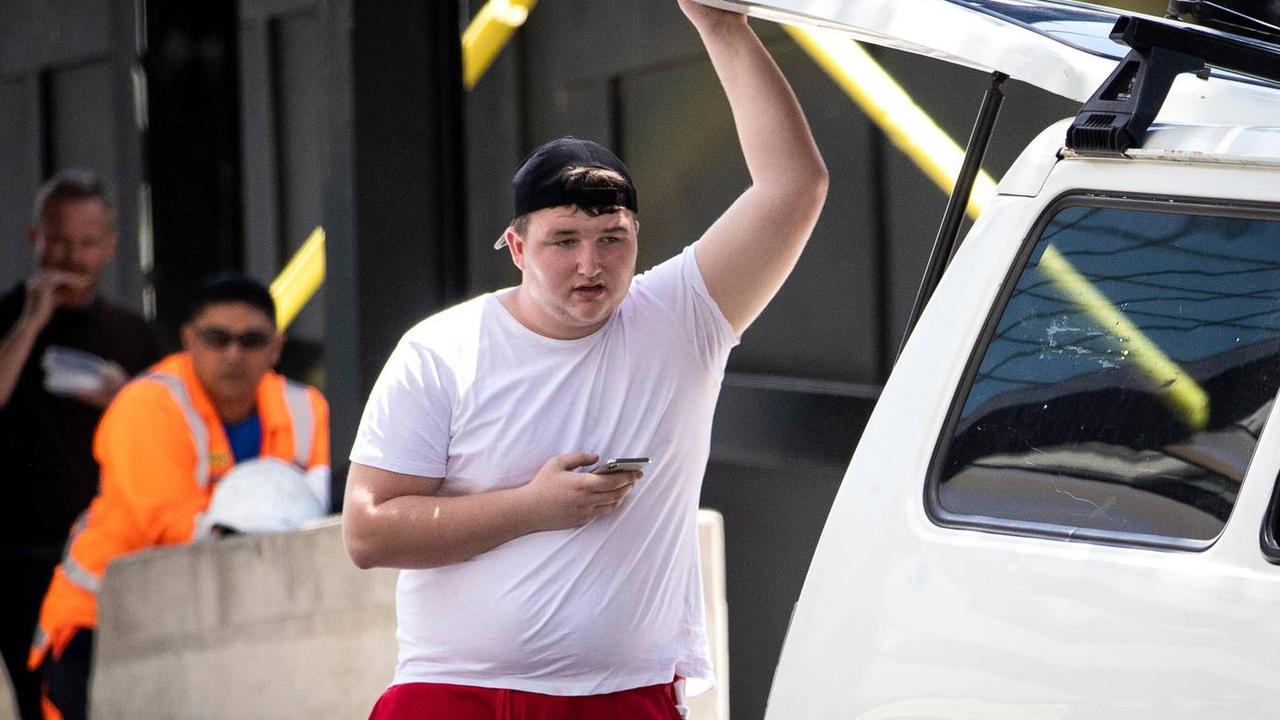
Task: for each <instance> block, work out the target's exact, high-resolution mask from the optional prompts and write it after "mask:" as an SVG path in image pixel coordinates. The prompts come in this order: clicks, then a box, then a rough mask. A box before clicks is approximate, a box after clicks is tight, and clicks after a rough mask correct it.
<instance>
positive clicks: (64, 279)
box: [22, 270, 87, 332]
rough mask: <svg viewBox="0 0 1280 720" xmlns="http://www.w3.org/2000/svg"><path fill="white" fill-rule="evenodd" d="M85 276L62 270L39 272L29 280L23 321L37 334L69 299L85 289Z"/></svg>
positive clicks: (23, 309) (23, 308) (23, 307)
mask: <svg viewBox="0 0 1280 720" xmlns="http://www.w3.org/2000/svg"><path fill="white" fill-rule="evenodd" d="M86 285H87V281H86V279H85V277H84V276H83V275H78V274H76V273H69V272H64V271H62V270H39V271H37V272H36V273H35V274H34V275H32V276H31V277H30V278H28V279H27V299H26V303H25V304H24V305H23V306H22V321H25V322H26V323H29V324H30V325H31V326H32V328H33V329H34V330H36V331H37V332H38V331H40V330H43V329H44V328H45V326H46V325H48V324H49V320H50V319H51V318H52V317H53V311H54V310H57V309H58V306H59V305H61V304H62V303H63V302H65V301H66V300H67V298H68V297H70V296H72V295H74V294H76V293H77V292H80V291H82V290H84V289H85V287H86Z"/></svg>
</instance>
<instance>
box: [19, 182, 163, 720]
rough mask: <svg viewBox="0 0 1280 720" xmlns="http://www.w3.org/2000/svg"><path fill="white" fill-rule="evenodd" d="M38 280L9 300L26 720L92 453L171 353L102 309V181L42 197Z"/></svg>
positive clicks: (107, 307)
mask: <svg viewBox="0 0 1280 720" xmlns="http://www.w3.org/2000/svg"><path fill="white" fill-rule="evenodd" d="M34 205H35V207H34V211H33V214H32V220H31V227H30V229H29V230H28V231H27V239H28V240H29V241H30V242H31V244H32V249H33V250H34V251H35V253H34V254H35V261H36V262H35V270H34V272H32V274H31V276H30V277H28V278H27V279H26V280H25V281H23V282H22V283H20V284H19V285H17V286H16V287H14V288H13V289H12V290H11V291H9V292H8V293H7V294H5V295H4V296H3V297H0V467H3V468H4V470H3V477H4V479H5V482H4V487H3V491H2V492H3V496H2V497H3V500H0V587H3V588H4V591H3V592H0V651H3V654H4V660H5V664H6V665H7V666H8V669H9V676H10V677H11V678H12V679H13V688H14V695H15V697H16V699H17V701H18V710H19V712H20V713H21V716H22V717H23V718H37V717H39V716H40V684H39V680H38V678H37V676H36V675H35V674H34V673H32V672H30V671H28V670H27V652H28V650H29V649H30V646H31V635H32V632H33V631H34V630H35V627H36V614H37V613H38V612H39V611H40V599H41V598H43V597H44V591H45V589H46V588H47V587H48V586H49V578H50V576H51V575H52V574H53V568H54V566H55V565H57V563H58V558H59V557H60V556H61V554H62V546H63V544H64V543H65V542H66V539H67V531H68V530H70V528H71V522H72V521H73V520H75V518H76V516H77V515H79V514H80V513H81V512H83V511H84V509H85V508H86V507H87V506H88V505H89V501H90V500H91V499H92V498H93V496H94V493H96V492H97V490H98V466H97V464H96V463H94V461H93V453H92V451H91V448H90V444H91V442H92V438H93V429H94V427H95V426H96V425H97V424H98V419H99V418H100V417H101V416H102V408H103V407H104V406H105V405H106V404H107V402H108V401H110V400H111V398H112V397H113V396H114V395H115V394H116V392H117V391H118V390H119V389H120V387H121V386H122V385H124V383H125V381H126V380H128V378H129V376H131V375H134V374H136V373H138V372H141V371H142V370H143V369H144V368H146V367H147V366H148V365H150V364H151V363H153V362H155V361H156V360H157V359H158V358H159V357H160V353H159V350H158V349H157V347H156V343H155V340H154V337H153V335H152V333H151V332H150V330H149V329H148V328H147V324H146V322H145V321H144V320H143V319H142V318H141V317H140V316H139V315H138V314H137V313H135V312H132V311H130V310H126V309H125V308H122V307H119V306H117V305H115V304H113V303H110V302H108V301H107V300H105V299H103V298H102V297H101V296H100V294H99V292H98V285H99V282H100V280H101V278H102V274H103V272H104V271H105V270H106V268H107V266H108V265H109V264H110V263H111V258H112V257H113V255H114V254H115V248H116V232H115V218H114V214H113V212H112V209H111V205H110V203H109V202H108V200H107V196H106V193H105V192H104V189H103V186H102V183H101V182H100V181H99V180H98V179H97V178H96V177H94V175H93V174H92V173H89V172H87V171H83V170H69V171H63V172H61V173H58V174H57V175H55V176H54V177H53V178H51V179H50V180H49V181H48V182H47V183H45V185H44V186H43V187H42V188H41V189H40V192H39V193H38V194H37V196H36V201H35V204H34Z"/></svg>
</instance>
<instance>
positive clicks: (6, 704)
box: [0, 672, 18, 720]
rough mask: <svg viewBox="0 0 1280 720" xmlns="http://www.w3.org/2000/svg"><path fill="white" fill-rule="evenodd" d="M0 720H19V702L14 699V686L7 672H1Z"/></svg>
mask: <svg viewBox="0 0 1280 720" xmlns="http://www.w3.org/2000/svg"><path fill="white" fill-rule="evenodd" d="M0 720H18V702H17V701H16V700H14V699H13V685H12V683H10V682H9V673H7V672H0Z"/></svg>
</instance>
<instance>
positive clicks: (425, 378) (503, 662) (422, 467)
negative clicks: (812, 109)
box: [344, 0, 827, 720]
mask: <svg viewBox="0 0 1280 720" xmlns="http://www.w3.org/2000/svg"><path fill="white" fill-rule="evenodd" d="M680 6H681V8H682V9H683V11H684V12H685V14H686V15H687V16H688V17H689V19H690V20H691V21H692V23H693V25H694V27H695V28H696V29H697V31H698V33H699V34H700V35H701V37H702V39H703V42H704V44H705V45H706V48H707V51H708V53H709V55H710V56H711V61H712V64H713V65H714V67H715V69H716V73H717V74H718V76H719V77H720V80H721V84H722V85H723V87H724V89H725V91H726V94H727V95H728V98H729V103H730V106H731V107H732V109H733V115H734V118H735V121H736V123H737V128H738V134H739V139H740V140H741V143H742V149H743V154H744V156H745V159H746V161H747V167H748V170H749V171H750V173H751V177H752V181H753V184H752V186H751V187H750V188H749V189H748V190H747V191H746V192H744V193H743V195H742V196H741V197H740V198H739V199H738V200H737V201H736V202H735V203H734V204H733V206H732V207H730V208H729V209H728V210H727V211H726V212H725V213H724V214H723V215H722V216H721V217H720V219H719V220H717V221H716V223H715V224H714V225H712V226H711V228H709V229H708V230H707V231H706V233H705V234H704V235H703V236H702V238H701V239H699V240H698V241H697V242H695V243H694V244H693V245H692V246H691V247H689V248H688V249H686V250H685V251H684V252H683V253H682V254H680V255H678V256H677V257H675V258H672V259H671V260H668V261H667V262H664V263H662V264H660V265H658V266H657V267H655V268H653V269H652V270H650V271H649V272H647V273H645V274H643V275H640V276H638V277H633V276H634V272H635V264H636V243H637V234H638V231H639V222H638V221H637V218H636V211H637V208H638V202H637V197H636V191H635V187H634V185H633V184H632V182H631V177H630V173H629V172H628V171H627V168H626V166H625V165H624V164H623V163H622V162H621V161H620V160H619V159H618V158H617V157H615V156H614V155H613V154H612V153H611V152H609V151H608V150H606V149H605V148H603V147H601V146H599V145H596V144H595V143H591V142H587V141H582V140H575V139H572V138H562V139H560V140H556V141H553V142H550V143H548V144H546V145H543V146H542V147H541V148H539V149H538V150H537V151H535V152H534V153H533V155H531V156H530V157H529V158H528V159H527V160H526V161H525V163H524V164H523V165H522V166H521V168H520V170H519V171H518V172H517V173H516V176H515V179H514V182H513V186H514V190H515V205H516V215H517V216H518V217H517V218H516V219H515V220H514V221H513V222H512V224H511V227H509V228H508V229H507V230H506V232H505V234H504V235H503V237H502V239H501V240H500V241H499V245H500V246H502V245H505V246H507V247H508V248H509V251H510V253H511V259H512V261H513V262H514V263H515V265H516V266H517V267H518V268H520V270H521V275H522V277H521V282H520V285H519V286H518V287H516V288H513V289H509V290H505V291H500V292H497V293H492V294H489V295H485V296H482V297H480V298H476V299H474V300H472V301H470V302H466V303H463V304H461V305H459V306H457V307H454V308H451V309H448V310H445V311H444V312H441V313H439V314H437V315H435V316H433V317H431V318H428V319H427V320H425V321H424V322H423V323H421V324H419V325H418V326H417V327H415V328H414V329H412V330H410V331H409V332H408V334H406V335H405V336H404V338H403V340H402V341H401V342H400V345H399V346H398V347H397V348H396V350H395V352H394V353H393V354H392V356H391V358H390V359H389V360H388V362H387V365H386V367H385V368H384V369H383V372H382V375H381V376H380V377H379V379H378V382H377V384H376V385H375V387H374V390H373V393H372V395H371V397H370V399H369V403H368V405H367V406H366V409H365V414H364V417H363V419H362V421H361V425H360V431H359V433H358V435H357V439H356V443H355V447H354V449H353V451H352V456H351V460H352V466H351V472H350V475H349V476H348V482H347V498H346V505H345V508H344V532H345V538H346V542H347V549H348V552H349V553H350V554H351V556H352V558H353V559H354V560H355V562H356V564H358V565H360V566H361V567H370V566H386V567H396V568H401V569H402V572H401V574H400V581H399V584H398V586H397V602H396V607H397V615H398V621H399V630H398V633H397V636H398V638H399V640H400V659H399V664H398V666H397V669H396V674H395V679H394V684H393V685H392V687H391V688H389V689H388V690H387V691H386V692H385V693H384V694H383V695H382V697H381V698H380V699H379V700H378V703H377V705H376V706H375V707H374V710H373V717H374V718H376V719H377V720H383V719H389V720H394V719H398V718H415V719H417V720H427V719H433V718H449V719H450V720H493V719H496V718H525V719H534V718H559V717H573V718H628V719H633V720H636V719H643V718H654V719H659V718H662V719H666V720H670V719H671V718H675V717H678V715H677V713H678V712H679V710H678V706H679V705H680V704H681V703H680V699H679V697H680V693H681V683H680V682H679V681H678V680H677V678H678V677H683V678H688V679H689V681H690V683H693V682H695V681H696V682H697V684H698V685H699V686H700V687H702V688H705V687H707V686H708V685H709V683H710V681H711V679H712V672H711V667H710V662H709V659H708V651H707V648H706V636H705V629H704V627H703V619H702V615H703V613H702V597H701V591H700V586H699V579H698V578H699V569H698V557H697V553H698V550H697V541H696V531H695V528H696V513H697V507H698V494H699V488H700V485H701V479H702V473H703V470H704V468H705V466H706V462H707V457H708V454H709V448H710V435H711V418H712V415H713V412H714V408H715V402H716V397H717V395H718V394H719V389H720V381H721V379H722V377H723V374H724V367H725V362H726V359H727V356H728V353H729V350H730V349H731V348H732V347H733V346H734V345H735V344H736V343H737V340H738V337H739V336H740V335H741V333H742V332H743V331H744V330H745V329H746V328H747V326H749V325H750V324H751V322H752V321H753V320H754V319H755V318H756V316H757V315H759V313H760V312H761V311H762V310H763V309H764V307H765V305H766V304H767V303H768V302H769V300H770V299H771V298H772V297H773V295H774V294H775V293H776V292H777V290H778V288H779V286H781V284H782V282H783V281H784V279H785V278H786V277H787V274H788V273H789V272H790V271H791V268H792V266H793V265H794V264H795V262H796V259H797V258H798V256H799V254H800V252H801V250H802V249H803V247H804V245H805V242H806V241H807V239H808V237H809V234H810V232H811V230H812V228H813V226H814V223H815V222H816V221H817V217H818V214H819V212H820V210H821V207H822V203H823V200H824V198H825V194H826V183H827V176H826V169H825V167H824V165H823V162H822V159H821V157H820V156H819V154H818V150H817V148H816V147H815V145H814V143H813V139H812V137H811V136H810V133H809V129H808V126H807V124H806V123H805V120H804V117H803V115H802V113H801V111H800V108H799V105H798V104H797V102H796V100H795V98H794V96H793V95H792V93H791V90H790V88H789V87H788V85H787V83H786V80H785V79H784V78H783V77H782V74H781V73H780V72H779V71H778V68H777V67H776V66H775V65H774V64H773V61H772V59H771V58H770V57H769V55H768V53H767V52H766V51H765V49H764V47H763V46H762V45H761V44H760V41H759V40H758V39H757V38H756V36H755V34H754V33H753V32H752V31H751V29H750V27H749V26H748V25H747V22H746V19H745V18H744V17H743V16H741V15H736V14H733V13H727V12H723V11H719V10H713V9H711V8H708V7H705V6H703V5H700V4H697V3H695V2H693V0H680ZM621 456H648V457H650V458H651V460H652V463H651V464H650V465H649V467H648V469H647V470H646V471H645V477H644V479H643V480H641V478H640V473H639V472H618V473H611V474H604V473H600V474H597V473H590V472H579V471H578V469H579V468H582V467H584V466H590V465H592V464H594V463H596V462H597V461H598V460H602V459H605V458H606V457H621ZM692 691H693V692H696V690H692Z"/></svg>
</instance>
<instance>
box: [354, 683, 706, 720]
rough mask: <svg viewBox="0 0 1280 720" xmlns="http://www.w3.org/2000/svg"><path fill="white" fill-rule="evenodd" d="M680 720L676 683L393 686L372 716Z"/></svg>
mask: <svg viewBox="0 0 1280 720" xmlns="http://www.w3.org/2000/svg"><path fill="white" fill-rule="evenodd" d="M597 719H599V720H681V716H680V712H679V711H678V710H677V709H676V690H675V683H674V682H669V683H663V684H662V685H649V686H647V687H640V688H633V689H631V690H622V691H620V692H613V693H607V694H604V695H582V696H569V695H541V694H539V693H531V692H523V691H521V690H496V689H492V688H482V687H473V686H470V685H446V684H444V683H405V684H403V685H392V686H391V687H389V688H387V691H386V692H384V693H382V697H380V698H378V702H377V704H376V705H374V706H373V712H372V713H370V714H369V720H597Z"/></svg>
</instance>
